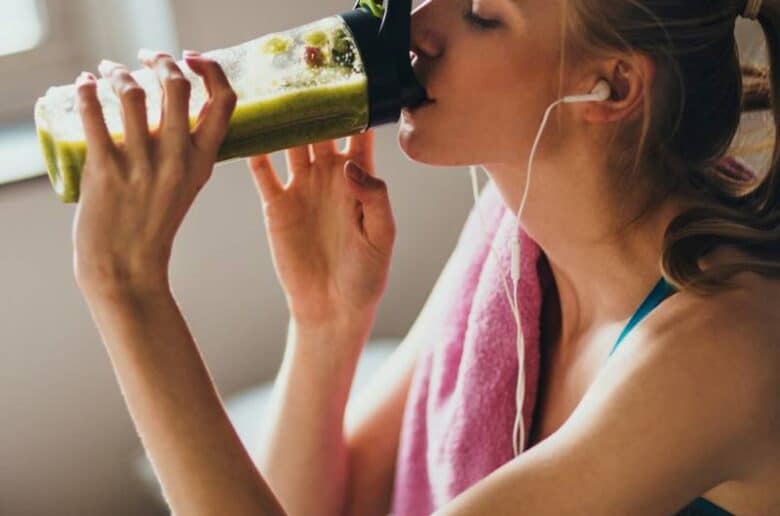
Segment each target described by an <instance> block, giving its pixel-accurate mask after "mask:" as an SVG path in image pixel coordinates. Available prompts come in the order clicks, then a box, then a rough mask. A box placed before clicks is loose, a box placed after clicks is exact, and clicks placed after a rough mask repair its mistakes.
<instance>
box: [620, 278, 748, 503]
mask: <svg viewBox="0 0 780 516" xmlns="http://www.w3.org/2000/svg"><path fill="white" fill-rule="evenodd" d="M675 292H676V290H675V289H674V287H673V286H671V285H670V284H669V283H668V282H667V281H666V280H665V279H664V278H661V280H660V281H659V282H658V283H657V284H656V285H655V287H653V290H651V291H650V294H648V295H647V297H646V298H645V300H644V301H642V304H641V305H639V308H637V310H636V312H634V315H633V316H631V319H630V320H629V321H628V324H627V325H626V327H625V328H623V331H622V333H621V334H620V337H618V340H617V342H615V345H614V346H612V351H610V352H609V356H612V354H613V353H614V352H615V350H616V349H617V348H618V346H619V345H620V343H621V342H623V339H624V338H625V337H626V335H628V333H629V332H630V331H631V330H632V329H633V328H634V326H636V325H637V324H639V323H640V321H642V319H644V318H645V317H647V314H649V313H650V312H652V311H653V309H654V308H655V307H657V306H658V305H660V304H661V303H662V302H663V301H664V300H665V299H666V298H668V297H669V296H671V295H672V294H674V293H675ZM675 516H734V515H733V514H732V513H730V512H729V511H727V510H725V509H723V508H721V507H720V506H718V505H715V504H714V503H712V502H710V501H709V500H707V499H706V498H702V497H699V498H696V499H695V500H694V501H693V502H691V503H690V504H688V505H686V506H685V507H684V508H683V509H682V510H680V511H679V512H677V513H676V514H675Z"/></svg>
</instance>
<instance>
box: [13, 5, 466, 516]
mask: <svg viewBox="0 0 780 516" xmlns="http://www.w3.org/2000/svg"><path fill="white" fill-rule="evenodd" d="M173 7H174V16H175V17H176V21H177V24H178V32H179V36H180V39H181V46H182V47H183V48H193V49H200V50H205V49H209V48H216V47H221V46H227V45H230V44H233V43H236V42H240V41H242V40H246V39H249V38H252V37H255V36H257V35H259V34H262V33H265V32H269V31H273V30H279V29H284V28H287V27H290V26H295V25H298V24H301V23H303V22H307V21H310V20H314V19H317V18H319V17H322V16H325V15H328V14H331V13H337V12H341V11H343V10H346V9H349V8H350V7H351V5H350V4H349V2H339V1H335V0H326V1H323V2H313V1H308V2H283V3H282V2H280V3H271V2H246V1H239V0H220V1H219V2H214V1H209V0H197V1H194V0H188V1H186V2H185V1H184V0H177V1H176V2H173ZM185 10H186V11H185ZM187 11H189V14H187ZM270 13H273V15H272V16H271V15H269V14H270ZM76 72H77V70H74V74H73V75H74V76H75V73H76ZM280 158H281V156H276V157H275V159H276V160H277V161H276V162H277V165H278V166H279V167H280V171H283V168H282V165H283V163H282V161H281V159H280ZM377 163H378V170H379V174H380V175H381V176H383V177H384V178H385V179H386V180H387V181H388V183H389V190H390V196H391V199H392V202H393V208H394V210H395V216H396V221H397V224H398V239H397V247H396V252H395V260H394V263H393V265H392V269H391V273H390V282H389V287H388V291H387V294H386V296H385V298H384V300H383V303H382V306H381V308H380V312H379V316H378V320H377V325H376V328H375V335H377V336H398V335H403V333H404V332H405V331H406V330H407V329H408V327H409V325H410V324H411V322H412V321H413V319H414V317H415V316H416V313H417V311H418V310H419V308H420V307H421V305H422V303H423V302H424V300H425V297H426V295H427V293H428V290H429V289H430V287H431V285H432V284H433V282H434V281H435V279H436V276H437V275H438V271H439V269H440V268H441V266H442V264H443V263H444V261H445V260H446V258H447V256H448V254H449V251H450V250H451V248H452V247H453V245H454V243H455V239H456V237H457V234H458V232H459V229H460V227H461V225H462V222H463V220H464V219H465V215H466V213H467V211H468V209H469V207H470V205H471V194H470V187H469V184H468V180H467V175H466V174H465V172H464V171H463V170H452V169H448V170H434V169H430V168H424V167H421V166H418V165H415V164H413V163H410V162H409V161H408V160H407V159H406V158H405V157H404V156H403V155H402V154H401V153H400V151H399V150H398V149H397V145H396V142H395V128H394V127H388V128H384V129H382V130H380V131H378V133H377ZM443 207H446V208H445V209H442V208H443ZM73 213H74V207H73V206H71V205H63V204H60V203H59V202H58V201H57V200H56V198H55V196H54V193H53V192H52V190H51V188H50V186H49V184H48V180H47V179H37V180H32V181H28V182H25V183H21V184H16V185H11V186H6V187H0V221H2V222H1V223H0V289H2V296H0V414H2V416H1V418H0V514H1V515H3V516H22V515H35V516H40V515H55V514H56V515H71V514H73V515H76V514H78V515H81V516H92V515H94V516H97V515H108V514H111V515H119V516H121V515H141V514H144V515H148V514H150V512H149V505H147V503H148V502H147V501H146V500H144V497H143V496H142V493H141V491H140V490H139V488H138V485H137V484H136V483H135V482H134V479H133V477H132V475H131V471H130V468H129V459H130V458H131V457H132V456H133V455H134V454H136V453H137V451H138V449H139V442H138V439H137V437H136V435H135V431H134V429H133V426H132V422H131V420H130V418H129V416H128V414H127V412H126V409H125V406H124V404H123V400H122V398H121V395H120V393H119V389H118V387H117V384H116V381H115V379H114V376H113V372H112V371H111V368H110V364H109V361H108V358H107V355H106V353H105V351H104V349H103V347H102V344H101V342H100V340H99V338H98V336H97V333H96V331H95V329H94V328H93V325H92V322H91V319H90V317H89V314H88V312H87V309H86V307H85V305H84V303H83V301H82V299H81V297H80V295H79V293H78V291H77V289H76V287H75V285H74V281H73V275H72V264H71V252H72V247H71V242H70V231H71V222H72V218H73ZM173 283H174V288H175V291H176V294H177V297H178V299H179V301H180V303H181V305H182V308H183V311H184V313H185V314H186V316H187V318H188V320H189V322H190V324H191V328H192V330H193V332H194V334H195V335H196V337H197V339H198V343H199V345H200V347H201V350H202V352H203V354H204V356H205V358H206V361H207V363H208V365H209V368H210V370H211V372H212V374H213V375H214V377H215V380H216V382H217V384H218V386H219V388H220V391H221V392H222V393H223V395H224V394H229V393H232V392H235V391H236V390H238V389H240V388H243V387H246V386H249V385H252V384H254V383H256V382H259V381H261V380H266V379H269V378H271V377H272V376H273V375H274V373H275V371H276V369H277V367H278V364H279V361H280V359H281V352H282V345H283V342H284V333H285V329H286V322H287V319H286V317H287V313H286V308H285V305H284V299H283V296H282V291H281V289H280V287H279V285H278V283H277V280H276V276H275V274H274V271H273V267H272V264H271V260H270V254H269V250H268V246H267V243H266V237H265V234H264V228H263V223H262V213H261V208H260V203H259V201H258V200H257V197H256V194H255V192H254V186H253V184H252V182H251V179H250V176H249V173H248V172H247V171H246V169H245V168H244V164H243V163H242V162H234V163H230V164H225V165H221V166H220V167H218V169H217V170H216V172H215V174H214V176H213V180H212V181H211V182H210V183H209V185H208V186H207V187H206V189H205V190H204V191H203V192H202V194H201V196H200V197H199V199H198V201H197V203H196V205H195V206H194V208H193V210H192V212H191V213H190V214H189V216H188V218H187V220H186V221H185V224H184V226H183V227H182V229H181V231H180V234H179V237H178V239H177V244H176V248H175V252H174V257H173Z"/></svg>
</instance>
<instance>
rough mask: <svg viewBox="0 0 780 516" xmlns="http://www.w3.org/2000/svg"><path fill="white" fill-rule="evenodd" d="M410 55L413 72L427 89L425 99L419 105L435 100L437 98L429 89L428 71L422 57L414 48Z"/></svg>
mask: <svg viewBox="0 0 780 516" xmlns="http://www.w3.org/2000/svg"><path fill="white" fill-rule="evenodd" d="M409 57H410V59H411V61H412V72H414V76H415V77H416V78H417V82H418V83H419V84H420V86H422V87H423V89H424V90H425V100H424V101H423V102H421V103H420V104H419V105H423V104H428V103H431V102H434V101H435V98H434V96H433V95H431V92H430V91H429V90H428V88H427V86H426V83H427V82H428V81H427V77H426V76H427V72H426V71H425V69H424V67H423V66H422V65H421V64H420V57H419V56H418V55H417V53H416V52H415V51H414V50H410V51H409Z"/></svg>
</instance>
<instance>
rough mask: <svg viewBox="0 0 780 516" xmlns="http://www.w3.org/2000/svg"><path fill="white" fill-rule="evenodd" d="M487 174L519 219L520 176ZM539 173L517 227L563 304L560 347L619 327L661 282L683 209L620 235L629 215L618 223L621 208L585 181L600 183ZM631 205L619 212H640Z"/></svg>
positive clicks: (673, 208)
mask: <svg viewBox="0 0 780 516" xmlns="http://www.w3.org/2000/svg"><path fill="white" fill-rule="evenodd" d="M486 170H488V172H489V174H490V176H491V178H492V179H493V181H494V182H495V183H496V186H497V187H498V189H499V191H500V192H501V195H502V197H503V198H504V202H505V203H506V205H507V207H509V208H510V209H511V210H512V211H513V212H514V213H517V210H518V208H519V204H520V199H521V197H522V195H523V190H522V189H523V188H524V186H525V183H524V182H523V181H518V179H517V172H516V171H517V170H518V169H517V168H515V167H495V166H492V167H486ZM538 170H539V172H538V175H537V176H536V177H539V178H542V177H543V178H544V181H540V180H537V181H536V184H534V183H533V182H532V184H531V191H530V192H529V194H528V199H527V201H526V205H525V208H524V210H523V214H522V217H521V220H520V223H521V226H522V228H523V230H524V231H525V232H526V233H527V234H528V235H529V236H530V237H531V238H533V239H534V241H536V242H537V243H538V244H539V245H540V247H541V248H542V250H543V251H544V253H545V255H546V258H547V260H548V262H549V266H550V270H551V273H552V277H553V279H554V288H555V290H556V292H555V294H556V297H557V299H558V300H559V303H560V314H559V316H558V317H559V320H560V339H561V341H562V342H576V341H579V340H581V338H582V337H584V336H585V335H587V334H588V333H590V332H593V331H596V330H597V329H599V328H604V326H605V325H608V324H613V325H615V326H618V325H622V324H624V323H625V322H626V321H627V320H628V319H629V318H630V316H631V314H632V313H633V312H634V310H635V309H636V308H637V306H639V304H640V303H641V302H642V300H643V299H644V297H645V296H647V294H648V292H649V291H650V290H651V289H652V288H653V286H654V285H655V284H656V283H657V282H658V280H659V278H660V277H661V269H660V265H659V264H660V258H661V254H662V249H663V236H664V233H665V231H666V228H667V227H668V225H669V223H670V222H671V221H672V219H673V218H674V217H675V216H676V215H678V214H679V213H680V212H681V211H682V210H683V208H684V207H683V205H682V203H681V202H679V201H676V200H672V199H670V200H668V201H665V202H664V204H662V205H661V206H660V207H659V208H658V209H656V210H655V211H654V212H653V213H652V214H650V215H648V216H647V217H646V218H645V219H643V220H642V221H641V224H637V225H636V226H632V228H631V229H630V230H628V231H623V232H619V231H618V228H620V227H621V226H622V225H624V224H625V222H626V221H627V220H629V219H628V217H630V216H633V215H634V212H633V211H631V210H626V213H625V215H623V216H621V215H619V214H618V211H619V206H618V203H617V202H616V201H614V200H612V199H610V198H609V197H608V196H606V195H604V194H603V193H602V192H605V191H607V190H606V189H605V187H606V185H604V184H598V183H597V182H596V181H591V182H590V184H589V183H588V181H587V180H586V179H585V180H583V176H585V177H590V178H594V177H597V176H599V175H597V174H590V175H588V174H580V173H578V174H576V181H572V179H571V178H566V180H565V181H557V182H556V181H555V174H554V173H551V172H550V173H548V172H549V171H548V170H545V169H544V168H543V167H541V166H540V167H539V169H538ZM534 174H536V171H535V172H534ZM600 177H603V175H601V176H600ZM575 182H576V184H574V183H575ZM632 202H633V201H626V202H625V203H624V205H625V206H626V207H629V206H632V205H633V206H637V204H632ZM637 202H638V201H637Z"/></svg>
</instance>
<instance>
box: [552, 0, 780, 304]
mask: <svg viewBox="0 0 780 516" xmlns="http://www.w3.org/2000/svg"><path fill="white" fill-rule="evenodd" d="M564 5H565V6H566V7H565V11H566V12H565V13H564V19H565V20H566V23H565V27H564V38H565V44H564V49H565V50H564V55H565V56H569V59H570V58H571V57H570V56H571V55H572V54H573V55H574V56H575V59H587V58H593V57H598V56H614V55H616V54H617V53H622V52H632V53H643V54H645V55H648V56H650V58H651V59H652V60H653V62H654V64H655V66H656V74H655V83H654V86H653V88H652V91H651V93H650V95H646V96H645V97H646V98H645V106H644V108H645V109H644V116H643V117H641V118H640V119H639V120H638V121H634V122H626V123H625V124H626V125H625V126H624V127H621V128H619V130H617V131H615V137H614V138H613V145H611V147H610V148H611V150H610V153H609V161H610V167H609V169H610V170H611V171H612V174H613V178H612V179H613V180H614V182H615V184H616V191H617V192H618V194H617V195H618V196H617V197H616V198H628V195H625V194H627V193H628V192H637V191H641V192H642V193H643V197H644V200H643V203H641V206H640V208H641V209H640V210H639V211H638V213H637V214H636V215H635V216H633V217H632V218H631V219H630V220H629V222H628V224H627V225H626V227H625V228H624V229H628V228H629V227H630V226H631V225H633V224H635V223H637V222H639V221H640V220H641V219H642V218H643V217H644V216H646V215H647V214H649V213H651V212H652V211H653V209H654V208H655V207H657V206H658V205H659V204H660V203H662V202H663V201H664V200H665V199H667V198H668V197H669V196H677V197H680V198H682V199H685V200H686V203H688V202H689V205H690V208H689V209H687V210H686V211H684V212H683V213H682V214H680V215H679V216H677V217H676V218H675V219H674V220H673V221H672V222H671V223H670V224H669V226H668V228H667V230H666V233H665V236H664V248H663V254H662V257H661V264H660V265H661V270H662V273H663V275H664V277H665V278H666V280H667V281H668V282H669V283H670V284H672V285H673V286H674V287H675V288H677V289H678V290H682V289H688V290H691V291H694V292H697V293H699V294H707V293H712V292H714V291H717V290H720V289H723V288H729V287H730V286H732V284H731V283H730V282H729V280H730V279H731V278H732V276H733V275H734V274H736V273H739V272H742V271H752V272H756V273H759V274H763V275H766V276H770V277H780V170H778V169H779V168H780V166H779V165H780V163H779V161H780V139H778V138H779V137H780V131H778V130H777V129H778V120H780V106H778V104H777V102H776V100H777V99H779V98H780V90H779V89H778V88H780V61H779V60H780V0H764V3H763V7H762V9H761V12H760V14H759V16H758V22H759V23H760V25H761V27H762V28H763V32H764V35H765V37H766V40H767V48H768V53H769V61H770V62H769V66H768V67H761V66H758V65H753V64H746V65H741V64H740V58H739V49H738V48H737V42H736V36H735V23H736V20H737V18H738V16H739V15H740V14H741V13H742V11H743V10H744V8H745V0H677V1H674V0H625V1H622V2H614V1H613V0H567V2H564ZM563 67H564V62H563V59H562V61H561V68H562V70H563ZM768 109H771V110H773V114H774V135H773V136H772V137H771V139H770V140H768V141H766V140H765V141H761V142H758V143H757V144H755V145H753V146H752V148H746V147H744V146H743V147H742V150H743V151H745V150H748V151H751V152H756V151H761V150H766V149H771V151H772V156H771V161H770V164H769V167H768V171H767V172H766V173H765V174H759V175H756V176H754V175H752V174H749V173H747V172H749V170H748V168H746V167H744V166H742V165H741V163H740V162H739V161H737V160H735V159H733V158H732V157H730V156H727V154H728V153H729V151H730V150H731V152H732V153H736V152H738V151H739V149H737V148H731V147H732V145H733V144H734V143H735V135H736V134H737V130H738V128H739V126H740V121H741V119H742V114H743V113H747V112H753V111H762V110H768ZM637 142H638V144H637ZM721 244H729V245H733V246H735V247H737V248H739V249H740V250H742V251H745V252H746V254H747V255H748V256H750V259H746V260H743V261H740V262H736V263H728V264H724V265H720V266H717V267H715V266H713V267H711V268H708V269H706V270H702V268H701V267H700V264H699V260H700V259H701V258H702V257H704V256H705V255H706V254H707V253H708V252H709V251H711V250H712V249H713V248H715V247H716V246H717V245H721Z"/></svg>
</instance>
